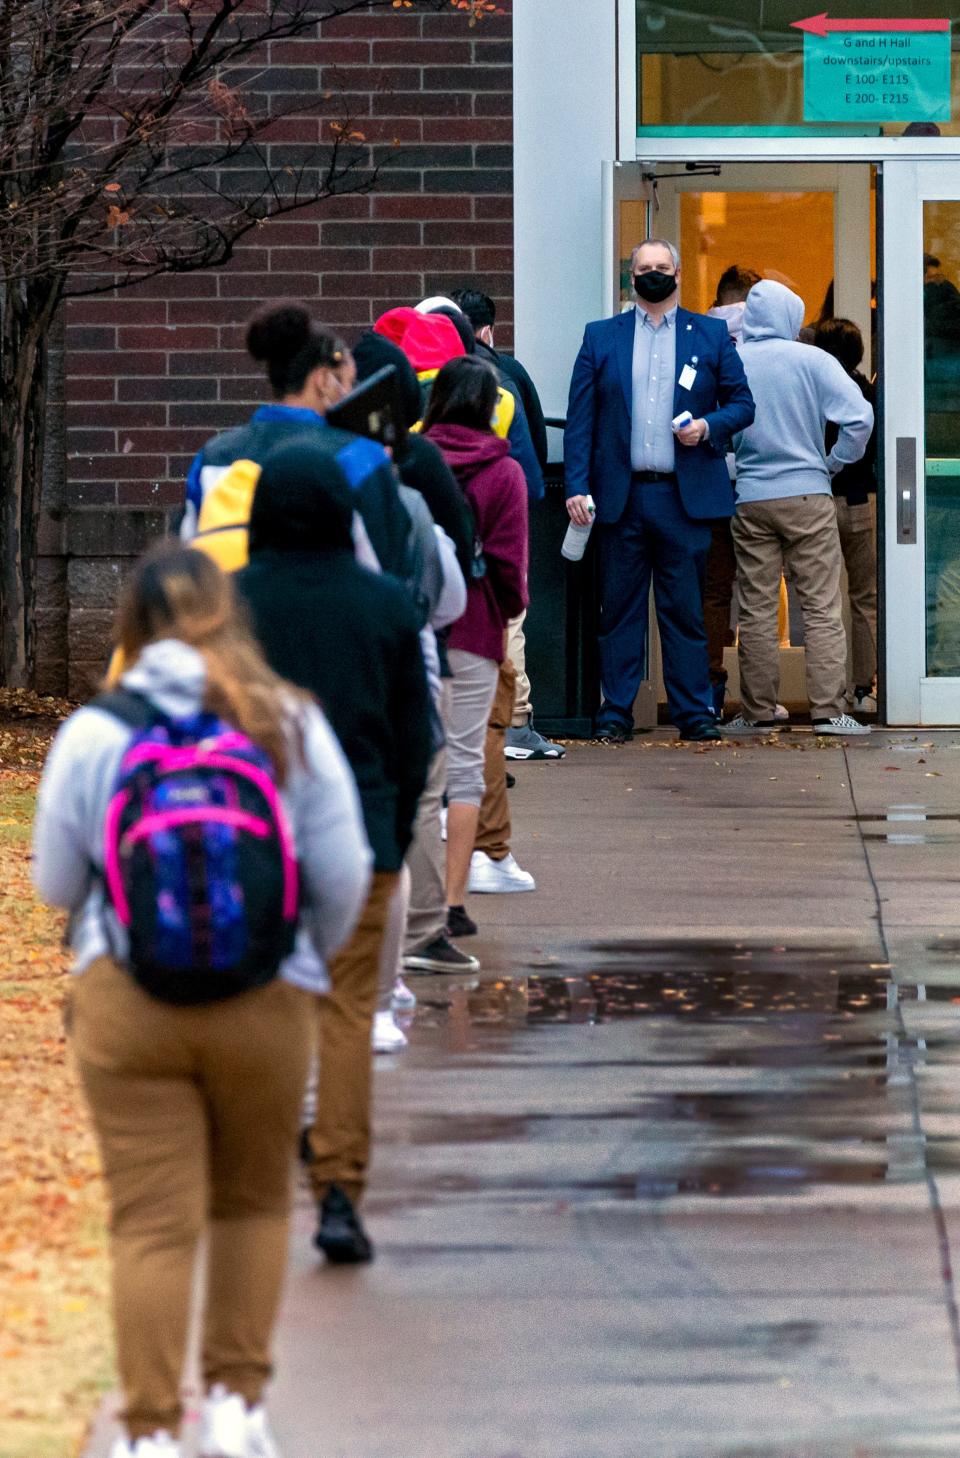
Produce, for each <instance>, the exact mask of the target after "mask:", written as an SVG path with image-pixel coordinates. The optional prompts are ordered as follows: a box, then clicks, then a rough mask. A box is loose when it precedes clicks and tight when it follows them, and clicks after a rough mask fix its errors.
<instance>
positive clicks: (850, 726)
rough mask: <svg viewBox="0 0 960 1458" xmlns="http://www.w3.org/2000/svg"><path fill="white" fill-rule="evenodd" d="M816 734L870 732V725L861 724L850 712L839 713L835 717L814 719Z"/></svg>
mask: <svg viewBox="0 0 960 1458" xmlns="http://www.w3.org/2000/svg"><path fill="white" fill-rule="evenodd" d="M813 732H814V734H844V735H846V734H851V735H852V734H869V733H870V725H869V724H860V723H858V721H857V720H856V719H851V717H850V715H849V714H838V715H837V716H836V718H834V719H814V721H813Z"/></svg>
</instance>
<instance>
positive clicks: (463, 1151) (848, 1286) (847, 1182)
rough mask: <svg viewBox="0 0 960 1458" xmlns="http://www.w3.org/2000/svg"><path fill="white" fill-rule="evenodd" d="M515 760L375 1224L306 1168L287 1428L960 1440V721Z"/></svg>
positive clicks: (385, 1064) (731, 1439)
mask: <svg viewBox="0 0 960 1458" xmlns="http://www.w3.org/2000/svg"><path fill="white" fill-rule="evenodd" d="M818 743H819V747H818ZM516 772H517V779H518V784H517V787H516V789H515V790H514V791H512V805H513V809H514V815H515V818H516V827H517V828H516V836H515V844H514V849H515V851H516V853H517V856H518V859H519V860H520V861H521V863H522V864H523V865H524V867H525V868H527V869H529V870H531V871H533V872H534V874H535V875H536V877H537V881H538V890H537V892H536V893H535V894H534V895H512V896H485V897H474V898H472V904H471V911H472V912H473V914H474V915H475V916H476V918H477V920H478V921H479V922H480V923H481V931H482V934H481V936H480V937H479V938H478V939H477V942H476V944H475V945H476V951H477V953H478V955H480V956H481V958H482V961H483V971H482V972H481V974H480V976H479V978H477V979H473V980H472V982H471V980H469V979H450V978H444V977H419V978H411V979H410V980H411V985H412V986H413V987H414V988H415V990H416V991H417V993H418V996H419V1004H418V1007H417V1010H416V1013H415V1014H414V1015H413V1017H412V1019H411V1025H410V1039H411V1042H410V1047H409V1048H408V1049H407V1050H406V1051H405V1052H404V1053H403V1054H401V1055H398V1056H396V1057H392V1058H383V1059H380V1060H378V1077H377V1098H378V1104H377V1128H378V1144H377V1152H376V1161H375V1168H374V1177H373V1181H372V1184H371V1189H370V1192H369V1196H368V1199H367V1203H366V1214H367V1219H368V1224H369V1227H370V1231H371V1234H372V1235H373V1237H374V1239H375V1241H376V1243H377V1247H378V1259H377V1261H376V1262H375V1263H374V1264H373V1265H372V1266H370V1267H368V1268H364V1269H359V1270H343V1269H340V1270H333V1269H325V1268H324V1267H323V1266H322V1265H321V1264H320V1263H319V1262H318V1261H317V1260H315V1259H314V1256H313V1253H312V1252H311V1249H310V1236H311V1234H312V1231H313V1212H312V1209H311V1207H310V1202H309V1199H308V1197H307V1194H306V1191H305V1190H302V1191H301V1193H300V1195H299V1198H298V1205H297V1214H296V1221H295V1230H294V1234H293V1240H292V1247H291V1253H292V1269H291V1276H290V1282H289V1287H288V1292H287V1297H286V1302H285V1306H284V1313H283V1320H282V1323H281V1330H280V1336H279V1350H278V1358H279V1373H278V1378H277V1382H276V1384H275V1387H274V1392H273V1396H272V1409H273V1413H274V1420H275V1426H276V1428H277V1432H278V1437H279V1438H280V1439H281V1440H282V1442H283V1445H284V1447H283V1451H284V1454H285V1458H638V1455H644V1458H645V1455H655V1458H887V1455H890V1458H893V1455H898V1458H914V1455H916V1458H920V1455H925V1454H952V1455H958V1454H960V1320H958V1311H957V1298H956V1294H955V1283H954V1275H953V1256H952V1254H951V1249H952V1246H953V1244H955V1243H956V1242H957V1241H958V1240H960V1178H958V1176H960V905H958V896H957V892H958V879H960V877H958V859H957V849H956V847H957V843H958V840H960V737H958V736H955V735H949V734H933V733H929V732H926V733H924V734H922V735H881V734H876V735H874V736H873V737H872V738H871V740H870V741H867V742H864V741H859V742H857V743H856V744H854V745H851V746H850V747H849V749H846V750H845V749H844V748H843V747H842V746H841V745H838V744H836V743H824V742H823V741H819V742H818V741H816V740H814V739H813V737H812V736H811V735H809V734H807V735H803V734H796V735H792V736H791V737H790V740H789V742H787V741H785V742H783V743H781V744H779V745H756V744H752V745H737V744H724V745H721V746H708V747H706V748H695V747H693V746H690V747H684V748H680V747H678V746H676V745H674V744H672V743H671V742H669V741H668V740H664V739H660V740H659V741H653V740H639V741H637V742H635V743H634V744H632V745H630V746H625V747H624V748H622V749H620V750H616V749H610V748H605V747H600V746H572V747H571V749H570V751H569V753H568V756H567V759H566V761H565V762H563V763H561V764H550V763H541V764H522V765H519V766H517V767H516ZM104 1437H105V1432H104V1433H101V1434H100V1436H99V1437H98V1440H97V1442H96V1443H95V1444H94V1447H93V1448H92V1449H91V1454H90V1458H101V1455H102V1452H103V1439H104Z"/></svg>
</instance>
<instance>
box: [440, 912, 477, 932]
mask: <svg viewBox="0 0 960 1458" xmlns="http://www.w3.org/2000/svg"><path fill="white" fill-rule="evenodd" d="M476 934H477V923H476V922H475V921H474V919H473V917H472V916H469V915H468V914H467V912H466V911H465V910H464V908H463V907H462V906H448V907H447V936H448V937H475V936H476Z"/></svg>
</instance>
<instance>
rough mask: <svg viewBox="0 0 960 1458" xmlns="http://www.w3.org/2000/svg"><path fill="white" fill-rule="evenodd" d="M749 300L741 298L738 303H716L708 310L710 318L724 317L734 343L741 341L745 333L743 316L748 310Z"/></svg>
mask: <svg viewBox="0 0 960 1458" xmlns="http://www.w3.org/2000/svg"><path fill="white" fill-rule="evenodd" d="M746 308H747V301H746V299H741V300H740V301H739V303H736V304H714V306H713V308H712V309H708V310H707V317H708V318H709V319H722V320H723V321H724V323H725V324H726V326H727V333H728V334H729V335H730V338H731V339H732V340H733V342H734V344H739V343H740V336H741V334H742V333H743V316H744V313H745V312H746Z"/></svg>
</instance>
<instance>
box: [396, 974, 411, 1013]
mask: <svg viewBox="0 0 960 1458" xmlns="http://www.w3.org/2000/svg"><path fill="white" fill-rule="evenodd" d="M416 1005H417V994H416V993H415V992H411V991H410V988H409V987H408V986H407V984H406V983H405V982H404V980H403V978H402V977H398V978H397V980H396V982H395V983H394V984H393V992H392V994H391V997H390V1006H391V1007H392V1008H393V1009H394V1011H395V1012H410V1011H412V1009H413V1008H415V1007H416Z"/></svg>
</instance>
